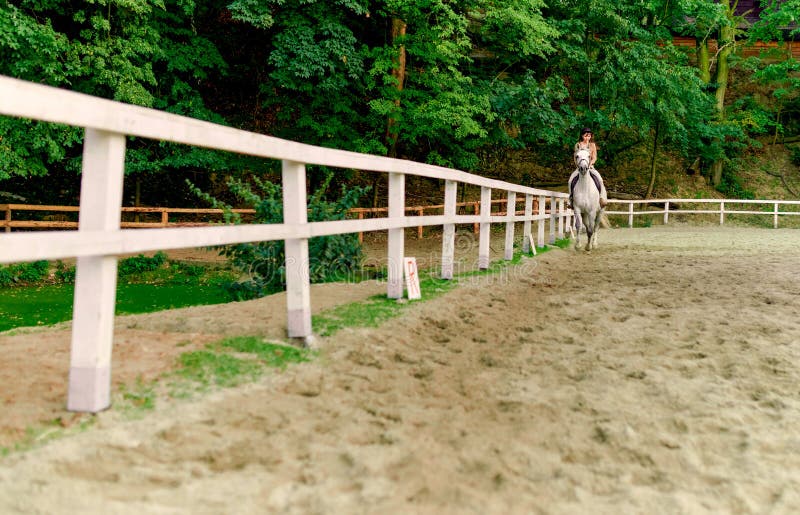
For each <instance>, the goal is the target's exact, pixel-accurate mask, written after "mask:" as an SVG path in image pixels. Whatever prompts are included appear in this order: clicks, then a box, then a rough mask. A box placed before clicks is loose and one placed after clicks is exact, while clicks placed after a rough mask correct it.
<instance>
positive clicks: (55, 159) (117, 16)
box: [0, 0, 225, 180]
mask: <svg viewBox="0 0 800 515" xmlns="http://www.w3.org/2000/svg"><path fill="white" fill-rule="evenodd" d="M207 9H208V7H200V6H198V5H197V4H196V3H195V2H194V1H193V0H139V1H135V2H132V1H127V0H96V1H93V2H85V3H78V4H76V3H74V2H70V1H67V0H51V1H36V0H19V1H15V2H4V3H3V4H2V5H0V52H2V54H3V55H4V59H3V60H2V61H0V73H2V74H3V75H8V76H11V77H16V78H21V79H25V80H30V81H34V82H40V83H44V84H48V85H51V86H57V87H66V88H69V89H72V90H75V91H80V92H83V93H88V94H91V95H95V96H100V97H104V98H109V99H113V100H118V101H122V102H126V103H131V104H136V105H141V106H146V107H154V108H157V109H161V110H165V111H170V112H174V113H178V114H183V115H188V116H191V117H194V118H200V119H206V120H212V121H215V122H218V123H221V122H224V120H222V119H221V118H220V117H219V116H216V115H215V114H214V113H213V112H212V111H211V110H209V109H208V108H207V107H206V105H205V103H204V101H203V99H202V96H201V94H200V89H201V87H202V85H203V83H204V82H205V81H207V80H209V79H211V78H212V77H214V76H217V75H218V74H220V73H223V72H224V70H225V63H224V62H223V60H222V58H221V56H220V55H219V53H218V52H217V51H216V48H215V47H214V45H213V44H211V42H210V41H209V40H208V39H207V38H204V37H202V36H200V35H198V33H197V31H196V29H195V28H194V23H195V20H196V18H197V17H202V16H204V15H205V14H206V13H207ZM82 139H83V133H82V131H81V130H80V129H78V128H73V127H64V126H58V125H53V124H45V123H32V122H30V121H26V120H17V119H9V118H2V119H0V180H3V179H8V178H10V177H13V176H23V177H26V176H43V175H46V174H48V173H51V172H52V173H55V172H59V171H60V172H64V171H69V172H72V173H75V172H77V171H78V169H79V166H78V159H79V156H80V143H81V142H82ZM129 149H130V150H129V152H128V160H127V165H126V172H127V173H143V172H145V171H148V172H149V171H153V170H154V169H155V170H162V169H170V170H181V169H187V168H194V167H200V168H208V167H214V166H217V167H224V164H223V161H224V159H223V158H221V157H220V156H219V155H218V154H215V153H213V152H209V151H204V150H199V149H186V148H183V147H179V146H176V145H168V144H164V143H150V142H146V141H141V140H138V141H137V140H132V141H131V142H130V143H129Z"/></svg>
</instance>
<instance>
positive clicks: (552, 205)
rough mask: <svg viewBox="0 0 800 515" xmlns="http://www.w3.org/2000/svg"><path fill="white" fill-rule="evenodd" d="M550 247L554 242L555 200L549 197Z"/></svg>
mask: <svg viewBox="0 0 800 515" xmlns="http://www.w3.org/2000/svg"><path fill="white" fill-rule="evenodd" d="M549 200H550V240H549V241H550V245H552V244H553V243H555V242H556V198H555V197H550V199H549Z"/></svg>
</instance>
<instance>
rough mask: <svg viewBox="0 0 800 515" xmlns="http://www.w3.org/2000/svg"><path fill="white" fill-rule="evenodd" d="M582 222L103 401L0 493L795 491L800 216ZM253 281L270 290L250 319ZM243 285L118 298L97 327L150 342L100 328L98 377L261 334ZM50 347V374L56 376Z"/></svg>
mask: <svg viewBox="0 0 800 515" xmlns="http://www.w3.org/2000/svg"><path fill="white" fill-rule="evenodd" d="M600 241H601V247H600V248H599V249H598V250H597V251H595V252H593V253H592V254H586V253H584V252H574V251H573V250H566V251H561V250H554V251H551V252H548V253H546V254H542V255H541V256H539V257H538V258H536V259H535V260H527V261H525V262H523V263H522V264H521V265H518V266H516V267H513V268H510V269H508V270H507V271H506V272H504V273H502V274H497V275H494V276H489V277H484V278H481V279H475V280H473V281H471V282H468V283H466V284H464V285H462V286H461V287H459V288H458V289H456V290H455V291H453V292H451V293H448V294H447V295H445V296H444V297H441V298H438V299H434V300H430V301H426V302H424V303H420V304H417V305H412V306H410V307H409V309H408V311H407V312H406V314H405V315H404V316H402V317H401V318H398V319H394V320H392V321H389V322H387V323H385V324H384V325H382V326H381V327H379V328H377V329H349V330H344V331H342V332H340V333H338V334H337V335H336V336H335V337H332V338H327V339H325V338H323V339H321V340H320V341H319V344H320V346H321V348H322V356H321V357H320V359H318V360H316V361H315V362H313V363H310V364H303V365H300V366H296V367H292V368H290V369H288V370H287V371H286V372H284V373H280V374H274V375H271V376H269V377H267V378H265V379H264V380H262V381H260V382H258V383H256V384H252V385H247V386H244V387H240V388H234V389H229V390H225V391H219V392H214V393H212V394H210V395H208V396H205V397H203V398H202V399H195V400H193V401H177V400H166V399H165V400H162V401H160V402H159V404H158V406H157V408H156V410H154V411H153V412H152V413H149V414H147V415H146V416H145V418H144V419H142V420H134V421H131V420H125V419H124V417H122V416H121V415H120V414H119V413H117V412H115V411H114V410H110V411H108V412H105V413H102V414H100V415H98V416H97V424H96V425H95V427H93V428H91V429H89V430H87V431H85V432H83V433H81V434H77V435H74V436H71V437H68V438H63V439H60V440H58V441H54V442H51V443H49V444H47V445H46V446H44V447H42V448H39V449H35V450H33V451H29V452H26V453H21V454H12V455H11V456H8V457H6V458H4V459H3V461H2V463H0V511H2V512H4V513H30V512H47V513H50V512H77V511H81V510H82V511H91V512H98V511H103V512H113V513H143V512H151V513H152V512H159V513H193V514H195V513H229V512H236V513H264V512H271V513H408V512H412V513H465V512H477V513H586V512H592V513H623V512H648V513H652V512H662V513H663V512H669V513H706V512H726V513H731V512H735V513H762V512H771V513H791V512H796V511H797V510H800V494H798V492H800V447H799V446H798V442H800V429H798V428H800V393H798V389H797V384H800V372H798V370H797V367H796V366H795V365H796V363H798V360H799V359H800V343H798V342H800V317H798V315H800V307H798V306H800V285H798V282H797V280H796V272H795V270H796V266H797V257H796V255H797V253H796V250H797V248H800V232H798V231H791V230H782V229H780V230H768V229H761V230H753V229H736V228H719V227H709V228H690V227H653V228H649V229H614V230H608V231H604V232H602V233H601V240H600ZM373 286H374V288H375V289H376V290H380V289H381V285H380V284H378V283H376V284H374V285H370V284H366V285H365V286H363V287H364V288H365V290H369V288H371V287H373ZM344 291H345V289H343V288H338V289H334V290H333V291H332V292H331V294H332V295H334V296H336V295H341V294H343V293H344ZM371 293H372V292H371V291H370V292H368V291H363V292H360V294H362V295H367V294H371ZM357 296H358V295H355V297H357ZM322 297H324V294H320V296H317V292H314V296H312V299H313V300H314V303H315V308H319V309H321V307H322V306H321V304H322V301H321V300H320V299H321V298H322ZM262 301H263V302H265V303H269V302H276V303H277V304H278V305H279V306H281V309H278V308H275V310H274V311H275V312H276V313H275V318H272V319H268V322H266V321H265V320H264V319H263V317H264V316H266V315H265V314H266V313H271V312H272V311H273V309H272V308H271V307H268V306H267V305H266V304H264V305H259V304H257V303H258V302H262ZM262 301H254V302H253V304H252V305H251V306H252V309H251V308H250V307H248V308H247V309H237V310H232V311H230V312H226V313H225V315H224V316H221V313H220V312H216V316H211V314H212V313H213V311H212V312H211V313H209V314H208V315H200V314H197V313H196V312H195V311H194V310H197V309H201V308H192V309H189V310H176V311H175V312H170V313H161V314H160V315H154V316H151V317H150V318H147V317H148V315H145V316H137V317H136V318H135V319H136V327H129V326H126V324H128V325H129V321H130V320H134V317H123V319H122V321H121V323H118V331H121V332H120V333H118V336H117V341H122V340H123V339H124V338H125V337H130V338H132V339H134V338H139V337H141V338H142V340H146V341H147V342H152V343H151V344H152V346H153V349H150V350H148V351H147V353H145V352H144V351H141V350H137V351H133V350H132V351H131V354H130V355H128V356H127V357H123V355H118V354H117V350H118V349H120V348H124V347H125V344H118V346H117V347H116V348H115V356H114V359H115V362H114V374H115V377H116V375H117V374H118V373H121V368H122V367H124V366H126V365H125V362H126V361H132V362H138V361H140V359H141V360H142V361H147V360H148V358H146V357H145V356H146V355H150V356H152V357H151V358H149V361H150V362H151V363H150V364H151V365H152V366H156V362H158V361H159V360H160V358H159V357H158V356H159V354H158V353H159V352H161V353H165V354H162V357H163V358H168V356H169V353H170V352H172V349H169V347H175V346H177V342H178V340H177V337H176V339H172V340H170V339H169V338H167V337H166V336H165V337H163V338H162V337H161V335H171V334H180V335H181V338H183V340H180V342H186V341H189V342H190V343H184V344H183V346H182V348H184V349H185V347H186V346H187V345H200V344H201V341H202V339H203V338H209V339H213V338H217V337H218V336H219V335H220V334H223V333H225V332H226V331H230V333H231V334H234V333H236V329H237V328H240V327H241V328H249V329H248V330H250V329H252V330H253V331H256V330H258V331H262V332H259V333H258V334H264V335H265V336H266V335H268V334H272V333H271V331H272V329H269V330H268V329H264V327H266V326H267V325H270V326H276V327H277V326H280V322H279V320H280V319H279V317H280V316H285V314H282V312H283V308H282V305H281V303H280V301H279V300H274V301H270V300H268V299H262ZM178 312H180V315H179V313H178ZM173 315H174V316H173ZM179 317H183V318H184V319H185V320H186V322H180V323H179V322H176V321H175V319H177V318H179ZM258 317H262V323H261V324H254V323H253V322H252V321H251V320H252V319H253V318H258ZM220 320H225V322H224V323H221V322H220ZM170 324H172V325H170ZM256 328H260V329H256ZM60 331H61V333H63V334H66V338H68V333H66V332H65V330H64V329H61V330H60ZM137 331H141V333H137ZM181 331H184V332H181ZM242 332H244V333H246V332H247V331H242ZM278 332H280V330H278ZM61 333H59V331H58V330H56V331H41V330H37V331H35V332H31V333H28V334H27V335H17V336H3V337H2V340H0V344H3V345H4V348H5V346H7V345H8V344H9V340H8V339H9V338H12V339H14V338H22V337H28V338H29V339H31V342H30V344H31V347H29V349H31V352H33V350H32V349H33V348H34V347H36V345H35V343H40V344H41V342H43V341H46V342H47V344H46V345H47V346H48V348H51V347H54V346H56V345H57V344H56V343H55V342H56V341H58V340H59V339H60V338H62V339H63V338H64V337H63V336H57V334H61ZM239 334H241V333H239ZM45 335H47V336H46V338H48V339H47V340H45ZM142 340H139V346H144V347H148V348H149V346H148V345H147V344H146V343H143V342H142ZM14 341H16V340H14ZM162 342H163V345H162ZM131 348H132V349H134V348H136V346H135V345H133V344H131ZM150 353H152V354H150ZM61 355H62V357H61V358H60V359H59V360H55V361H54V363H53V364H52V365H51V369H50V373H51V374H62V375H64V374H66V370H67V368H68V362H67V358H66V350H63V351H61ZM23 358H24V357H23ZM23 358H19V361H17V362H14V363H11V364H9V363H6V366H4V367H3V368H2V370H3V371H6V370H8V369H9V368H14V369H16V370H17V374H16V375H15V376H13V377H8V376H4V377H2V378H0V384H2V385H3V392H4V394H5V393H6V385H9V384H13V385H15V384H16V382H17V381H18V380H19V376H20V375H22V374H20V371H34V370H36V369H37V367H40V366H41V364H40V363H39V362H38V361H35V360H33V359H23ZM38 359H40V357H37V360H38ZM59 361H60V362H61V363H60V364H56V362H59ZM140 370H142V371H144V370H145V368H141V369H140ZM148 370H149V369H148ZM142 373H143V372H142ZM14 388H16V386H14ZM54 388H55V387H54ZM59 395H61V396H62V402H63V395H64V393H63V390H61V392H60V393H59ZM53 396H54V398H55V397H57V395H56V394H53ZM17 402H25V403H30V404H37V403H41V402H42V400H41V397H32V398H28V399H25V400H23V398H22V397H20V398H18V400H17Z"/></svg>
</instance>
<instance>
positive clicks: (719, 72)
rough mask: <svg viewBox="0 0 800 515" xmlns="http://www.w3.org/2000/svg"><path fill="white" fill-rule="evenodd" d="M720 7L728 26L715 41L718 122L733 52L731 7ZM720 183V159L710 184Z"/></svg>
mask: <svg viewBox="0 0 800 515" xmlns="http://www.w3.org/2000/svg"><path fill="white" fill-rule="evenodd" d="M719 3H720V5H722V6H723V7H725V10H726V13H727V17H728V24H727V25H725V26H724V27H720V29H719V39H718V40H717V46H718V48H717V68H716V73H715V75H714V83H715V84H716V88H717V89H716V91H715V93H714V97H715V98H716V101H717V104H716V107H717V117H718V118H719V119H720V120H724V119H725V94H726V93H727V91H728V78H729V76H730V66H729V62H728V57H729V56H730V55H731V52H733V48H734V44H735V41H734V25H733V18H734V12H733V7H731V3H730V0H720V2H719ZM721 182H722V159H717V160H716V161H715V162H714V164H713V165H712V166H711V184H712V186H719V184H720V183H721Z"/></svg>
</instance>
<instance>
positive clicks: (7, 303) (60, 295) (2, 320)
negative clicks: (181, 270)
mask: <svg viewBox="0 0 800 515" xmlns="http://www.w3.org/2000/svg"><path fill="white" fill-rule="evenodd" d="M74 290H75V286H74V285H72V284H55V285H45V286H36V287H27V288H2V289H0V331H7V330H9V329H13V328H15V327H30V326H37V325H50V324H55V323H58V322H64V321H67V320H71V319H72V296H73V292H74ZM229 300H230V299H229V298H228V297H227V296H226V295H225V294H224V292H223V291H222V290H221V288H220V287H219V286H218V285H215V284H196V283H195V284H138V283H135V284H119V285H118V286H117V308H116V312H117V314H118V315H125V314H133V313H149V312H152V311H160V310H162V309H172V308H182V307H186V306H201V305H205V304H219V303H222V302H229Z"/></svg>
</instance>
